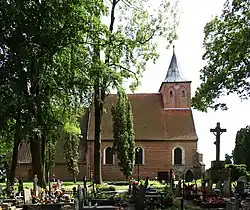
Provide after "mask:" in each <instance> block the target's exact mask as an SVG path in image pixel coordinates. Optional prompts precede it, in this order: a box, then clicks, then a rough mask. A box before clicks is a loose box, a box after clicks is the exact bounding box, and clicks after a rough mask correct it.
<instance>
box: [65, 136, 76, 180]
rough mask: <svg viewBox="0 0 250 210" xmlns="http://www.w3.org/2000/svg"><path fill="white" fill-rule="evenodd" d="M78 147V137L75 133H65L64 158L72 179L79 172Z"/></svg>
mask: <svg viewBox="0 0 250 210" xmlns="http://www.w3.org/2000/svg"><path fill="white" fill-rule="evenodd" d="M78 147H79V137H78V136H77V135H73V134H69V133H66V134H65V144H64V154H65V160H66V164H67V167H68V172H69V173H70V174H72V176H73V178H74V179H75V177H76V175H77V174H79V167H78V159H79V153H78Z"/></svg>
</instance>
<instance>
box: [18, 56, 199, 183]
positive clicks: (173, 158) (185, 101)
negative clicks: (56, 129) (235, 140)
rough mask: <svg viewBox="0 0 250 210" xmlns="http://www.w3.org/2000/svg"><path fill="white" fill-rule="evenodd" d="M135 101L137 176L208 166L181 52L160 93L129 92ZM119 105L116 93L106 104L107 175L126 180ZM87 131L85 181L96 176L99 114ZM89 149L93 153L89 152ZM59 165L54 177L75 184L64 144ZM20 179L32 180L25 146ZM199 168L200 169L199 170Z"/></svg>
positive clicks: (86, 120) (87, 119) (82, 162)
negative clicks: (115, 111) (115, 148)
mask: <svg viewBox="0 0 250 210" xmlns="http://www.w3.org/2000/svg"><path fill="white" fill-rule="evenodd" d="M128 97H129V100H130V101H131V105H132V109H133V116H134V129H135V142H136V148H137V150H136V151H137V152H136V165H135V169H134V174H133V177H135V178H136V177H137V176H138V165H139V176H140V177H141V178H145V177H150V178H155V177H159V176H162V174H164V173H166V172H167V171H169V170H170V169H173V170H174V172H175V174H179V175H180V174H183V173H185V172H187V170H191V171H193V169H194V168H199V169H201V168H203V167H204V164H203V163H202V154H200V153H198V151H197V143H198V137H197V134H196V130H195V124H194V119H193V114H192V110H191V81H188V80H186V79H185V78H183V77H182V76H181V74H180V70H179V68H178V64H177V59H176V54H175V52H174V51H173V55H172V59H171V61H170V65H169V68H168V70H167V75H166V77H165V79H164V80H163V81H162V83H161V84H159V92H158V93H136V94H129V95H128ZM115 103H116V95H115V94H111V95H109V96H108V97H107V99H106V101H105V110H106V112H104V114H103V118H102V145H101V154H102V157H101V159H102V176H103V180H123V179H124V176H123V175H122V173H121V172H120V169H119V166H118V159H117V158H116V157H115V156H114V155H113V153H112V144H113V142H112V141H113V133H112V124H113V122H112V116H111V106H112V104H115ZM81 127H82V131H83V136H84V138H83V139H82V140H81V142H80V149H79V150H80V159H79V168H80V174H79V178H80V179H82V177H83V176H84V175H86V176H87V177H90V174H91V173H92V171H93V164H94V112H93V111H92V112H89V113H87V115H86V116H84V117H83V122H82V126H81ZM86 148H87V150H86ZM55 162H56V164H55V167H54V168H53V174H54V175H55V176H56V177H58V178H60V179H62V180H70V179H72V177H71V176H70V175H69V174H68V172H67V168H66V166H65V163H64V157H63V144H62V143H60V142H59V143H58V148H57V154H56V160H55ZM19 163H20V164H19V167H18V170H17V175H19V176H22V177H24V178H26V179H30V178H31V176H32V171H31V164H30V163H31V157H30V152H29V148H28V147H27V146H22V147H21V149H20V152H19ZM194 166H195V167H194Z"/></svg>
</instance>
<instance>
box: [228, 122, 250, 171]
mask: <svg viewBox="0 0 250 210" xmlns="http://www.w3.org/2000/svg"><path fill="white" fill-rule="evenodd" d="M232 156H233V161H234V164H245V165H246V166H247V170H250V126H246V127H245V128H241V129H240V130H239V131H238V132H237V135H236V139H235V147H234V150H233V152H232Z"/></svg>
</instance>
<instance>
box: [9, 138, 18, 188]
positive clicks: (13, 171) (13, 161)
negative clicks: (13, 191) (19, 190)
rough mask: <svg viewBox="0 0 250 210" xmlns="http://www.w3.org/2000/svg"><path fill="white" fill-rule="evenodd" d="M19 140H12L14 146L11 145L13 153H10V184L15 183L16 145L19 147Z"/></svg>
mask: <svg viewBox="0 0 250 210" xmlns="http://www.w3.org/2000/svg"><path fill="white" fill-rule="evenodd" d="M19 143H20V141H19V140H18V141H17V139H15V140H14V147H13V153H12V161H11V169H10V179H9V180H10V185H11V186H14V184H15V176H16V168H17V162H18V147H19Z"/></svg>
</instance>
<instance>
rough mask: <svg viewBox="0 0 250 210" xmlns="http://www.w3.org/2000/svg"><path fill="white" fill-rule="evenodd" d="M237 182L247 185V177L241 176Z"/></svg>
mask: <svg viewBox="0 0 250 210" xmlns="http://www.w3.org/2000/svg"><path fill="white" fill-rule="evenodd" d="M237 181H242V182H244V183H246V182H247V178H246V177H245V176H240V177H239V178H238V180H237Z"/></svg>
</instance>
